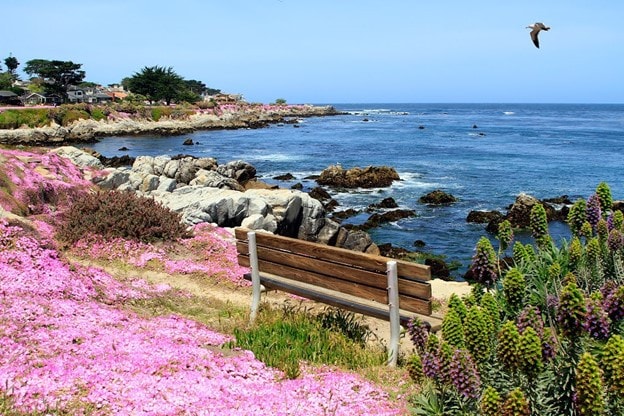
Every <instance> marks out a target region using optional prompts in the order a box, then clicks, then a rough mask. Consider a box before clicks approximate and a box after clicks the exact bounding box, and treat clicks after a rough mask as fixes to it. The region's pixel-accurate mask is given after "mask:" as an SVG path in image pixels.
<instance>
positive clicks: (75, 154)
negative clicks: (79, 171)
mask: <svg viewBox="0 0 624 416" xmlns="http://www.w3.org/2000/svg"><path fill="white" fill-rule="evenodd" d="M50 152H52V153H56V154H57V155H59V156H62V157H65V158H68V159H70V160H71V161H72V163H73V164H74V165H76V166H80V167H83V168H84V167H92V168H97V169H102V168H103V167H104V165H103V164H102V162H101V161H100V159H98V158H97V157H95V156H93V155H90V154H89V153H88V152H85V151H84V150H80V149H77V148H75V147H73V146H62V147H57V148H56V149H52V150H50Z"/></svg>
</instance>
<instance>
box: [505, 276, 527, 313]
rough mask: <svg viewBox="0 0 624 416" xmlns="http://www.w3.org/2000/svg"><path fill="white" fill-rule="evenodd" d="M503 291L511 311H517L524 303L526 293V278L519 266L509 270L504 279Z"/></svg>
mask: <svg viewBox="0 0 624 416" xmlns="http://www.w3.org/2000/svg"><path fill="white" fill-rule="evenodd" d="M503 293H504V294H505V300H506V301H507V305H508V306H509V309H510V311H511V312H514V313H517V312H518V311H519V310H520V308H521V307H522V305H523V300H524V296H525V294H526V280H525V278H524V275H523V274H522V273H521V272H520V270H518V269H517V268H515V267H512V268H511V269H509V270H507V274H505V278H504V279H503Z"/></svg>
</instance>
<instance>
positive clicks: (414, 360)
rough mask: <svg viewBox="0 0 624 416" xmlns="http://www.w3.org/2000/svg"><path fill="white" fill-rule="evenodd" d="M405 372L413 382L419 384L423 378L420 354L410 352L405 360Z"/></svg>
mask: <svg viewBox="0 0 624 416" xmlns="http://www.w3.org/2000/svg"><path fill="white" fill-rule="evenodd" d="M406 367H407V373H408V374H409V376H410V378H411V379H412V381H413V382H414V383H418V384H420V383H421V382H422V381H423V380H424V379H425V373H424V372H423V367H422V360H421V358H420V355H418V354H412V355H411V356H410V357H409V358H408V360H407V364H406Z"/></svg>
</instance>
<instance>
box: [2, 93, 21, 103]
mask: <svg viewBox="0 0 624 416" xmlns="http://www.w3.org/2000/svg"><path fill="white" fill-rule="evenodd" d="M0 105H22V102H21V101H20V99H19V97H18V95H17V94H15V93H14V92H13V91H0Z"/></svg>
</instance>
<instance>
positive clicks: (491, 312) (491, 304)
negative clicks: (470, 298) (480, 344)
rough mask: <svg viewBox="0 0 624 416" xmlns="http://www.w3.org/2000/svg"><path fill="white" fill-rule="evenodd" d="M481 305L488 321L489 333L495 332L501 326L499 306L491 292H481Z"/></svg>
mask: <svg viewBox="0 0 624 416" xmlns="http://www.w3.org/2000/svg"><path fill="white" fill-rule="evenodd" d="M481 307H482V308H483V312H484V313H485V314H486V317H487V318H488V319H489V321H490V326H491V333H493V334H495V333H496V332H498V329H499V328H500V326H501V308H500V305H499V304H498V301H497V300H496V298H495V297H494V295H493V294H492V293H491V292H486V293H484V294H483V297H482V298H481Z"/></svg>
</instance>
